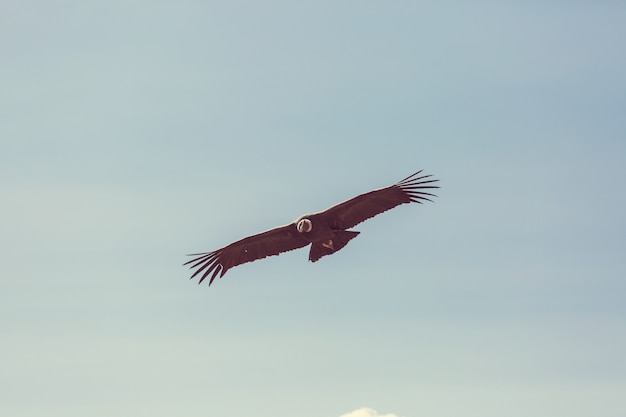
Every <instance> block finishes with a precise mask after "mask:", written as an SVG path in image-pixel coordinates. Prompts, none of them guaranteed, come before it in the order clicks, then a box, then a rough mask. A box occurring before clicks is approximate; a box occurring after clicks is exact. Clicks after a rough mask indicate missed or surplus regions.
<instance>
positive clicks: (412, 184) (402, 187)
mask: <svg viewBox="0 0 626 417" xmlns="http://www.w3.org/2000/svg"><path fill="white" fill-rule="evenodd" d="M421 172H422V171H418V172H416V173H415V174H413V175H409V176H408V177H406V178H405V179H403V180H402V181H400V182H398V183H396V184H394V185H391V186H389V187H385V188H379V189H377V190H374V191H370V192H369V193H365V194H361V195H359V196H356V197H354V198H352V199H350V200H347V201H344V202H343V203H339V204H337V205H335V206H332V207H331V208H329V209H327V210H325V211H323V212H322V213H321V214H323V215H324V216H328V218H330V219H332V226H333V227H334V228H337V229H349V228H351V227H354V226H355V225H357V224H359V223H361V222H363V221H365V220H367V219H369V218H372V217H374V216H376V215H378V214H380V213H382V212H385V211H387V210H391V209H392V208H394V207H396V206H398V205H400V204H405V203H411V202H415V203H420V204H422V202H423V201H432V200H431V199H429V198H428V197H434V196H435V195H434V194H431V193H428V192H426V191H424V190H427V189H433V188H439V187H438V186H436V185H431V184H432V183H434V182H437V181H439V180H433V179H429V178H430V177H431V176H432V175H422V176H419V174H421Z"/></svg>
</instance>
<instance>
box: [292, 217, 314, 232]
mask: <svg viewBox="0 0 626 417" xmlns="http://www.w3.org/2000/svg"><path fill="white" fill-rule="evenodd" d="M296 227H297V229H298V232H300V233H308V232H310V231H311V230H313V223H311V220H309V219H300V220H298V223H297V225H296Z"/></svg>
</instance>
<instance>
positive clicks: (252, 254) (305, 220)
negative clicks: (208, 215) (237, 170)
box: [185, 171, 439, 285]
mask: <svg viewBox="0 0 626 417" xmlns="http://www.w3.org/2000/svg"><path fill="white" fill-rule="evenodd" d="M421 172H422V171H419V172H416V173H415V174H413V175H411V176H409V177H407V178H405V179H403V180H402V181H400V182H398V183H396V184H394V185H391V186H389V187H385V188H379V189H377V190H373V191H370V192H368V193H365V194H361V195H359V196H357V197H354V198H352V199H349V200H346V201H344V202H343V203H339V204H337V205H334V206H332V207H330V208H328V209H327V210H324V211H320V212H317V213H312V214H307V215H304V216H300V217H299V218H298V219H296V220H295V221H294V222H292V223H289V224H287V225H285V226H280V227H277V228H274V229H271V230H268V231H265V232H262V233H259V234H256V235H253V236H249V237H246V238H243V239H241V240H238V241H237V242H234V243H231V244H230V245H228V246H225V247H223V248H221V249H218V250H216V251H213V252H205V253H197V254H194V255H192V256H195V258H194V259H192V260H190V261H188V262H185V265H187V264H192V265H191V268H196V267H197V268H198V269H197V270H196V271H195V272H194V274H193V275H192V276H191V278H193V277H195V276H196V275H198V274H200V273H201V272H203V271H204V273H203V274H202V276H201V277H200V282H202V281H203V280H204V279H205V278H206V277H207V276H208V275H209V274H211V273H212V275H211V279H210V280H209V285H211V283H212V282H213V280H214V279H215V278H216V277H217V275H218V274H219V275H220V277H222V276H224V274H225V273H226V271H228V270H229V269H230V268H232V267H234V266H237V265H241V264H243V263H246V262H252V261H255V260H257V259H262V258H265V257H267V256H273V255H278V254H280V253H282V252H287V251H290V250H294V249H298V248H302V247H305V246H307V245H309V244H310V245H311V249H310V251H309V260H310V261H312V262H315V261H317V260H319V259H320V258H321V257H323V256H326V255H330V254H333V253H335V252H337V251H339V250H341V249H342V248H343V247H344V246H346V245H347V244H348V242H349V241H350V240H351V239H354V238H355V237H356V236H357V235H358V234H359V232H357V231H351V230H347V229H349V228H351V227H354V226H355V225H357V224H359V223H361V222H363V221H365V220H367V219H369V218H371V217H374V216H376V215H377V214H380V213H382V212H384V211H387V210H390V209H392V208H394V207H396V206H398V205H400V204H405V203H411V202H416V203H420V204H421V203H422V200H427V201H431V200H430V199H429V198H428V197H427V196H433V195H434V194H430V193H428V192H424V191H422V190H423V189H431V188H439V187H437V186H435V185H427V184H431V183H433V182H436V181H438V180H432V179H428V178H429V177H430V175H424V176H421V177H418V176H417V175H418V174H420V173H421Z"/></svg>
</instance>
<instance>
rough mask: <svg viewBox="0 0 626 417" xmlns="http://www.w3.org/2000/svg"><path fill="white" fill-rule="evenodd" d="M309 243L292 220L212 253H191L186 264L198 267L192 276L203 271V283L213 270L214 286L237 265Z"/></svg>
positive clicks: (192, 267)
mask: <svg viewBox="0 0 626 417" xmlns="http://www.w3.org/2000/svg"><path fill="white" fill-rule="evenodd" d="M309 243H310V242H309V241H307V240H306V239H304V238H303V237H302V236H301V235H300V233H298V230H297V229H296V225H295V223H291V224H288V225H286V226H281V227H276V228H274V229H271V230H268V231H265V232H262V233H259V234H256V235H253V236H248V237H246V238H243V239H241V240H238V241H237V242H234V243H231V244H230V245H228V246H224V247H223V248H221V249H218V250H215V251H213V252H204V253H194V254H191V255H189V256H194V258H193V259H191V260H190V261H187V262H185V263H184V264H183V265H189V264H191V265H190V268H191V269H194V268H197V269H196V271H195V272H194V273H193V275H192V276H191V278H194V277H196V276H197V275H200V274H202V275H201V276H200V282H202V281H204V279H205V278H207V277H208V276H209V275H211V273H212V275H211V278H210V280H209V285H211V284H212V283H213V280H214V279H215V278H216V277H217V276H218V274H219V276H220V278H221V277H223V276H224V274H225V273H226V271H228V270H229V269H230V268H232V267H234V266H237V265H241V264H244V263H246V262H252V261H256V260H257V259H263V258H265V257H267V256H274V255H278V254H280V253H282V252H287V251H290V250H294V249H298V248H302V247H304V246H306V245H308V244H309Z"/></svg>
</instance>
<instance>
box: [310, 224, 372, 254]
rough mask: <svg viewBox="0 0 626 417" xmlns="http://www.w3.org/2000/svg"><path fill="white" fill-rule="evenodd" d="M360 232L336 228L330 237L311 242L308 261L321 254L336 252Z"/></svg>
mask: <svg viewBox="0 0 626 417" xmlns="http://www.w3.org/2000/svg"><path fill="white" fill-rule="evenodd" d="M359 233H360V232H352V231H349V230H337V231H335V235H334V236H333V238H332V239H328V240H325V241H322V242H313V243H312V244H311V251H310V252H309V261H311V262H315V261H317V260H318V259H319V258H321V257H322V256H326V255H330V254H332V253H335V252H337V251H338V250H340V249H341V248H343V247H344V246H346V245H347V244H348V242H350V240H352V239H354V238H355V237H357V235H358V234H359Z"/></svg>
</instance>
